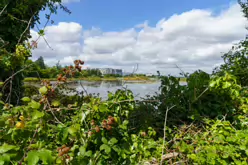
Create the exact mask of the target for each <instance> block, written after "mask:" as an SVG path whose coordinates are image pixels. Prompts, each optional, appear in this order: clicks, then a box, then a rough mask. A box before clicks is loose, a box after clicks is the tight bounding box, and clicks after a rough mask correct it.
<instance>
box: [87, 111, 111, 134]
mask: <svg viewBox="0 0 248 165" xmlns="http://www.w3.org/2000/svg"><path fill="white" fill-rule="evenodd" d="M90 124H91V126H92V127H93V129H92V130H91V131H89V132H88V136H89V137H90V136H91V135H93V134H94V132H96V133H99V132H100V131H101V128H102V129H106V130H108V131H111V130H112V126H113V125H114V124H115V118H114V117H112V116H109V117H108V120H106V119H104V120H103V121H102V124H101V126H98V125H96V123H95V121H94V120H91V123H90Z"/></svg>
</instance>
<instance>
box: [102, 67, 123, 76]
mask: <svg viewBox="0 0 248 165" xmlns="http://www.w3.org/2000/svg"><path fill="white" fill-rule="evenodd" d="M99 70H100V72H101V73H102V74H103V75H106V74H119V75H122V69H112V68H101V69H99Z"/></svg>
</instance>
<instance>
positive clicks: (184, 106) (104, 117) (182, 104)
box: [0, 0, 248, 165]
mask: <svg viewBox="0 0 248 165" xmlns="http://www.w3.org/2000/svg"><path fill="white" fill-rule="evenodd" d="M54 2H60V1H59V0H53V1H37V0H34V1H29V0H27V1H19V0H14V1H9V0H3V1H1V2H0V8H4V7H5V6H6V7H7V8H6V10H4V12H3V14H2V15H1V17H0V19H2V18H5V19H3V21H1V22H0V27H3V28H1V29H0V38H1V39H3V40H4V42H5V41H7V42H9V43H8V44H9V46H7V47H5V45H4V48H3V49H2V46H3V45H0V47H1V49H0V53H1V56H0V63H1V67H2V68H4V69H5V70H2V69H1V71H2V72H4V74H0V75H1V77H0V78H1V80H2V81H1V83H0V87H1V91H3V92H4V93H3V94H1V101H0V110H1V111H0V114H1V115H0V126H1V127H0V164H23V163H24V164H28V165H29V164H30V165H35V164H61V165H62V164H71V165H74V164H75V165H78V164H82V165H84V164H85V165H88V164H94V165H95V164H123V165H125V164H126V165H129V164H145V163H146V164H149V163H155V164H158V163H159V162H160V161H161V163H162V164H169V163H171V164H172V163H175V164H176V163H179V161H180V162H184V163H185V164H247V162H248V160H247V157H248V138H247V137H248V126H247V123H248V117H247V112H248V99H247V98H248V88H247V75H246V74H247V73H246V71H247V66H248V63H247V56H246V54H247V53H246V50H247V46H248V45H247V41H246V40H245V41H241V42H240V43H239V45H238V46H237V48H234V49H233V50H232V51H231V53H228V54H225V55H224V56H223V58H224V62H225V64H223V65H222V66H221V67H220V68H217V69H216V70H215V71H214V74H213V75H212V76H211V75H209V74H207V73H205V72H203V71H201V70H198V71H195V72H194V73H192V74H185V75H184V76H185V82H186V83H187V85H182V84H181V82H180V80H181V79H180V78H177V77H173V76H160V73H159V71H158V75H159V77H160V78H161V86H160V91H159V93H157V94H156V95H154V96H151V97H150V96H147V97H146V98H144V100H141V101H137V100H134V96H133V93H132V91H130V90H128V89H124V90H117V91H116V92H114V93H109V94H108V99H107V100H102V99H101V98H99V97H98V96H97V97H93V96H92V95H90V96H87V97H85V96H82V93H76V94H75V95H73V96H68V95H67V94H68V93H69V92H72V91H73V92H75V91H74V90H71V89H69V88H68V87H67V86H66V85H67V81H66V79H67V78H68V75H70V74H67V73H71V74H72V73H73V74H74V76H75V77H78V76H80V75H82V76H84V77H88V76H91V77H94V76H95V77H99V76H101V75H100V73H99V72H98V71H97V70H86V71H81V69H79V68H80V67H79V65H78V64H77V65H76V64H75V66H74V67H73V66H69V67H65V69H63V73H66V74H65V75H62V74H61V72H62V71H61V69H62V68H61V66H60V65H59V63H58V64H57V65H56V66H55V67H45V64H44V60H43V59H42V58H40V59H39V60H38V61H36V62H32V61H31V60H27V58H28V57H29V56H30V55H31V53H30V52H31V48H32V47H31V46H30V45H29V44H26V43H25V42H24V41H26V40H27V39H28V38H29V37H30V35H29V34H30V31H29V29H30V27H33V26H34V23H35V22H37V21H38V20H39V17H38V13H30V10H31V11H32V12H38V11H40V10H44V9H45V7H46V6H48V7H49V8H50V11H51V12H52V13H54V12H56V9H57V6H55V5H54ZM34 4H36V5H34ZM240 4H241V7H242V9H243V12H244V14H245V16H246V15H247V13H246V12H247V3H242V2H240ZM63 9H64V10H66V8H63ZM33 14H34V15H33ZM3 16H4V17H3ZM47 17H49V16H47ZM30 18H33V19H31V24H30V27H28V30H27V32H26V33H24V36H23V38H21V40H20V41H19V38H18V37H19V36H20V35H21V34H22V32H23V30H24V28H25V25H24V23H17V22H16V19H21V20H24V22H25V21H29V19H30ZM1 25H2V26H1ZM7 26H8V27H7ZM1 32H4V33H1ZM39 34H40V36H41V37H42V36H43V35H44V30H40V31H39ZM19 42H20V43H19ZM1 44H3V43H1ZM78 62H79V61H78ZM75 63H76V62H75ZM79 63H81V64H83V62H82V61H81V62H79ZM26 65H30V67H31V69H29V70H28V71H25V72H24V75H28V76H31V77H41V78H42V77H45V78H48V77H49V78H55V77H56V80H57V82H56V83H55V87H54V86H52V85H51V83H50V82H49V81H44V82H43V85H42V86H41V87H39V88H37V87H35V86H30V85H29V86H22V84H21V80H22V78H23V77H22V78H21V77H18V76H23V75H18V76H17V78H15V79H14V78H13V77H10V78H8V77H9V76H11V75H14V74H15V73H16V71H17V70H16V69H21V68H23V67H24V66H26ZM73 69H78V70H77V71H78V72H77V73H75V70H73ZM5 71H7V72H6V73H5ZM37 74H38V76H37ZM58 75H59V76H58ZM57 76H58V77H57ZM136 76H137V75H136ZM139 76H140V77H142V75H139ZM14 77H16V76H14ZM132 78H135V76H134V77H132ZM5 80H8V81H7V82H5ZM36 80H37V79H36ZM61 82H63V83H61ZM8 84H11V85H13V86H15V87H16V88H14V90H13V89H12V88H9V87H11V86H8ZM6 86H7V87H8V88H6ZM18 88H20V89H18ZM11 90H13V91H14V92H17V91H19V92H20V91H21V90H24V93H23V96H24V97H20V96H21V95H18V94H16V95H17V96H18V97H17V96H15V97H16V101H17V102H18V103H19V101H20V103H21V104H19V105H13V104H12V103H13V102H11V101H10V99H9V98H12V97H13V95H11ZM9 93H10V97H9ZM6 100H7V101H6ZM12 100H13V99H12ZM171 107H173V108H171ZM169 110H170V111H169ZM166 114H168V116H166V118H165V115H166ZM165 120H166V121H165ZM165 125H166V127H165V128H164V126H165ZM164 139H165V141H164ZM162 153H164V155H162ZM172 153H173V154H172ZM174 153H176V154H174Z"/></svg>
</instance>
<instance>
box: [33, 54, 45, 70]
mask: <svg viewBox="0 0 248 165" xmlns="http://www.w3.org/2000/svg"><path fill="white" fill-rule="evenodd" d="M35 63H36V64H37V65H38V66H39V67H40V69H46V65H45V63H44V59H43V57H42V56H40V57H39V58H38V59H37V60H36V61H35Z"/></svg>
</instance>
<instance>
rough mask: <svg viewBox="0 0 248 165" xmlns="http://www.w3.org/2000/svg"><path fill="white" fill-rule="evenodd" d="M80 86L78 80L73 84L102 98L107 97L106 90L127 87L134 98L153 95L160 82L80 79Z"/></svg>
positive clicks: (79, 89)
mask: <svg viewBox="0 0 248 165" xmlns="http://www.w3.org/2000/svg"><path fill="white" fill-rule="evenodd" d="M81 84H82V86H81V85H80V83H79V82H78V83H77V84H74V87H75V88H76V90H77V91H79V92H81V91H84V89H85V90H86V91H87V93H93V94H94V93H95V94H97V93H99V96H100V97H102V98H103V99H106V98H107V97H108V92H115V91H116V90H117V89H124V88H127V89H129V90H131V91H132V92H133V94H134V96H135V98H136V99H139V98H141V97H145V96H146V95H153V94H155V93H156V92H158V91H159V86H160V82H151V83H142V82H139V83H137V82H135V83H130V82H129V83H123V82H121V81H99V82H89V81H81ZM70 86H71V85H70Z"/></svg>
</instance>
